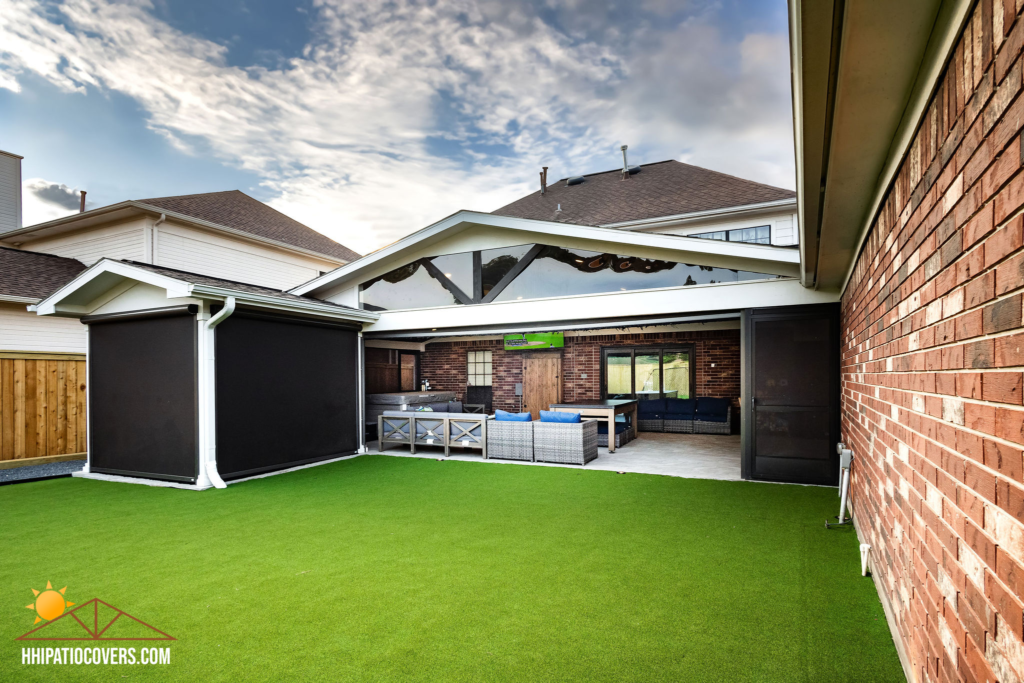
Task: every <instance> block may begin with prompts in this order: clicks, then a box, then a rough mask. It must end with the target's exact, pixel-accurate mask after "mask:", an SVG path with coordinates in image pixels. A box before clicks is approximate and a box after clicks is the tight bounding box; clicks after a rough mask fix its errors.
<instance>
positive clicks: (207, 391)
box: [196, 297, 235, 489]
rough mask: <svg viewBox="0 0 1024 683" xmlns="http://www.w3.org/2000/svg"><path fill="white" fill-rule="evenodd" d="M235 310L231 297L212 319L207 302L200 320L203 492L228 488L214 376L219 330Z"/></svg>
mask: <svg viewBox="0 0 1024 683" xmlns="http://www.w3.org/2000/svg"><path fill="white" fill-rule="evenodd" d="M234 310H235V300H234V297H228V298H227V300H226V301H225V302H224V308H222V309H221V310H220V311H219V312H218V313H217V315H215V316H212V317H211V315H210V302H209V301H204V302H203V306H202V310H201V311H200V312H199V315H198V316H197V317H196V324H197V325H198V326H199V327H198V330H197V333H198V336H199V339H198V342H199V344H198V352H199V368H198V372H199V377H198V380H199V477H198V479H197V480H196V485H197V486H198V487H200V488H210V487H211V486H214V487H216V488H219V489H223V488H227V485H226V484H225V483H224V480H223V479H221V478H220V474H219V473H218V471H217V414H216V405H217V402H216V391H217V389H216V379H217V378H216V375H215V373H214V370H215V364H216V358H215V350H216V344H215V334H216V332H215V328H216V326H217V325H218V324H219V323H220V322H221V321H222V320H224V319H225V318H227V317H228V316H229V315H231V314H232V313H233V312H234Z"/></svg>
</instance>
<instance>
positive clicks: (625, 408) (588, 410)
mask: <svg viewBox="0 0 1024 683" xmlns="http://www.w3.org/2000/svg"><path fill="white" fill-rule="evenodd" d="M551 410H559V411H563V412H568V413H580V414H581V415H582V416H583V417H593V418H597V419H599V420H604V421H605V422H606V423H611V422H614V421H615V416H616V415H625V416H626V418H627V420H628V422H627V424H629V428H630V430H631V434H630V438H631V439H632V438H635V437H636V415H637V401H635V400H633V399H607V400H603V401H577V402H576V403H552V404H551ZM535 440H536V435H535ZM608 452H609V453H614V452H615V443H614V442H612V443H611V444H610V445H609V446H608Z"/></svg>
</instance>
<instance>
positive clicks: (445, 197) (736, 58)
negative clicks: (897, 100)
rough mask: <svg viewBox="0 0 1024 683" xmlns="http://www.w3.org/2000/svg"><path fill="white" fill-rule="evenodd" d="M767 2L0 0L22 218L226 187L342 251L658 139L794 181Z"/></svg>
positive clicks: (732, 166) (516, 193)
mask: <svg viewBox="0 0 1024 683" xmlns="http://www.w3.org/2000/svg"><path fill="white" fill-rule="evenodd" d="M791 109H792V107H791V100H790V82H789V52H788V32H787V20H786V3H785V0H759V1H758V0H718V1H702V0H674V1H673V0H634V1H632V2H609V1H598V0H566V1H562V2H556V1H554V0H547V1H544V0H538V1H536V2H530V1H528V0H483V1H476V2H471V1H468V0H451V1H449V0H436V1H433V2H413V1H406V0H395V1H393V2H376V1H375V2H359V1H349V0H312V1H307V0H299V1H298V2H291V3H284V2H270V1H268V0H224V1H222V2H209V1H205V2H200V1H197V0H153V1H149V0H129V1H127V2H118V3H109V2H102V1H99V0H69V1H68V2H53V1H49V0H0V149H2V150H5V151H8V152H12V153H15V154H19V155H22V156H24V157H25V159H24V161H23V162H22V164H23V165H22V175H23V202H24V223H25V225H31V224H34V223H38V222H41V221H45V220H51V219H53V218H57V217H59V216H62V215H66V214H68V213H73V212H74V211H77V210H78V201H79V200H78V191H79V190H87V191H88V194H87V199H88V208H95V207H98V206H103V205H106V204H112V203H116V202H119V201H124V200H126V199H145V198H147V197H161V196H168V195H178V194H190V193H196V192H214V191H221V190H230V189H239V190H242V191H243V192H246V193H248V194H250V195H251V196H253V197H256V198H257V199H259V200H261V201H264V202H266V203H268V204H270V205H271V206H273V207H274V208H276V209H278V210H279V211H282V212H283V213H285V214H288V215H289V216H291V217H293V218H295V219H296V220H299V221H301V222H303V223H305V224H306V225H309V226H310V227H312V228H314V229H316V230H318V231H320V232H322V233H324V234H326V235H327V236H329V237H331V238H332V239H335V240H336V241H338V242H341V243H342V244H345V245H346V246H348V247H350V248H352V249H354V250H356V251H357V252H360V253H368V252H370V251H373V250H375V249H379V248H380V247H382V246H385V245H387V244H389V243H391V242H393V241H395V240H397V239H399V238H401V237H403V236H405V235H407V234H409V233H412V232H414V231H416V230H419V229H421V228H423V227H426V226H427V225H430V224H431V223H433V222H435V221H437V220H440V219H441V218H444V217H445V216H448V215H450V214H452V213H454V212H456V211H458V210H460V209H471V210H477V211H494V210H495V209H498V208H500V207H501V206H503V205H505V204H507V203H509V202H511V201H514V200H515V199H517V198H519V197H521V196H524V195H526V194H528V193H530V192H533V191H535V190H536V189H538V185H539V180H538V172H539V170H540V167H541V166H549V167H550V170H549V179H558V178H565V177H568V176H572V175H580V174H584V173H592V172H598V171H604V170H609V169H614V168H617V167H620V166H621V163H622V162H621V152H619V147H620V146H621V145H623V144H628V145H629V161H630V163H631V164H634V163H638V164H643V163H650V162H655V161H662V160H665V159H678V160H679V161H684V162H686V163H691V164H695V165H698V166H703V167H706V168H711V169H715V170H718V171H722V172H725V173H731V174H734V175H737V176H741V177H744V178H749V179H752V180H757V181H760V182H764V183H768V184H772V185H776V186H779V187H785V188H790V189H792V188H793V187H794V185H795V180H794V161H793V131H792V112H791Z"/></svg>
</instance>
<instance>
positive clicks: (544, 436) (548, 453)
mask: <svg viewBox="0 0 1024 683" xmlns="http://www.w3.org/2000/svg"><path fill="white" fill-rule="evenodd" d="M597 438H598V437H597V421H596V420H584V421H583V422H576V423H562V422H504V421H498V420H490V421H489V422H488V423H487V457H488V458H494V459H500V460H525V461H527V462H552V463H562V464H569V465H586V464H587V463H588V462H590V461H591V460H594V459H596V458H597Z"/></svg>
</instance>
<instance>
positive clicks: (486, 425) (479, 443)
mask: <svg viewBox="0 0 1024 683" xmlns="http://www.w3.org/2000/svg"><path fill="white" fill-rule="evenodd" d="M490 426H491V419H490V417H489V416H487V415H474V414H470V413H462V414H453V415H449V416H448V440H447V447H446V448H445V453H446V454H448V453H450V452H451V449H452V447H456V448H457V447H460V446H461V447H462V448H473V449H476V450H479V451H480V455H481V456H483V457H484V458H487V457H489V456H488V452H487V432H488V430H489V429H490Z"/></svg>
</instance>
